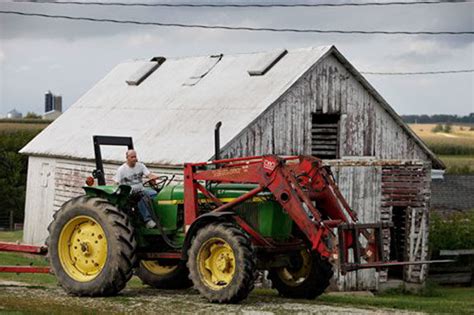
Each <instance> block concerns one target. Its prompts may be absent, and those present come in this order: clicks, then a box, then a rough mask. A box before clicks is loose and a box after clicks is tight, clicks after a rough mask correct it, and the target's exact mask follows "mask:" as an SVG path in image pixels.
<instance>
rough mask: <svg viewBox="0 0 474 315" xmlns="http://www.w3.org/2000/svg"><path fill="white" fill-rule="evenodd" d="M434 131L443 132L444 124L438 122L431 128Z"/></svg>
mask: <svg viewBox="0 0 474 315" xmlns="http://www.w3.org/2000/svg"><path fill="white" fill-rule="evenodd" d="M431 131H432V132H442V131H443V125H441V124H437V125H436V126H435V127H434V128H433V129H431Z"/></svg>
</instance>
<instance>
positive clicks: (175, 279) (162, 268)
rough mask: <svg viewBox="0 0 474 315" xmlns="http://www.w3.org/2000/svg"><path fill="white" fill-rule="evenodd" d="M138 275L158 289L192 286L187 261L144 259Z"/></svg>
mask: <svg viewBox="0 0 474 315" xmlns="http://www.w3.org/2000/svg"><path fill="white" fill-rule="evenodd" d="M136 275H137V276H138V278H140V279H141V280H142V282H143V283H144V284H148V285H149V286H152V287H154V288H156V289H186V288H189V287H191V286H192V282H191V280H189V271H188V268H187V267H186V263H185V262H183V261H181V260H180V261H178V262H176V263H175V264H167V263H164V262H161V261H159V260H142V261H140V265H139V266H138V268H137V270H136Z"/></svg>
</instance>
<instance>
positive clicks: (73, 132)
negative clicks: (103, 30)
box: [20, 46, 442, 165]
mask: <svg viewBox="0 0 474 315" xmlns="http://www.w3.org/2000/svg"><path fill="white" fill-rule="evenodd" d="M329 54H335V56H336V57H337V58H338V59H339V60H340V61H341V62H342V63H343V64H344V65H345V66H346V67H347V68H348V69H349V70H350V71H351V72H352V73H353V74H354V75H356V77H357V78H358V79H359V81H361V83H363V84H364V85H365V86H366V87H367V88H368V89H369V90H371V92H372V93H373V94H374V96H375V97H376V98H377V99H378V100H379V101H380V102H381V104H382V105H383V106H384V107H385V108H386V110H387V111H388V112H389V113H390V114H391V115H392V116H393V117H394V119H395V120H396V121H397V122H399V123H400V125H402V127H403V128H405V130H406V131H407V132H408V133H409V134H410V135H412V136H413V137H414V138H415V140H416V141H417V142H418V144H419V145H420V146H421V147H422V148H423V149H424V150H425V151H426V152H427V154H428V155H429V156H430V157H431V158H432V160H433V161H434V163H433V164H434V165H436V164H439V163H441V162H440V161H439V160H438V159H437V158H436V156H435V155H434V154H433V153H432V152H431V151H430V150H429V149H428V148H427V147H426V145H425V144H424V143H423V142H422V141H421V140H420V139H419V138H418V137H417V136H416V135H415V134H414V133H413V132H412V131H411V130H410V129H409V128H408V127H407V126H406V125H405V124H404V123H403V122H402V121H401V119H400V117H399V116H398V115H397V114H396V113H395V112H394V110H393V109H392V108H391V107H390V106H389V105H388V104H387V103H386V102H385V101H384V100H383V98H382V97H381V96H380V95H379V94H378V93H377V92H376V91H375V89H373V88H372V86H371V85H370V84H369V83H368V82H367V81H366V80H365V79H364V78H363V77H362V75H360V73H359V72H358V71H357V70H355V69H354V67H353V66H352V65H350V63H349V62H348V61H347V60H346V59H345V58H344V57H343V56H342V54H340V53H339V51H338V50H337V49H336V48H335V47H334V46H325V47H317V48H305V49H296V50H290V51H286V50H280V51H273V52H262V53H250V54H239V55H225V56H223V55H214V56H202V57H186V58H169V59H166V61H164V58H161V57H158V58H153V59H152V60H149V61H148V60H138V61H137V60H134V61H127V62H124V63H121V64H119V65H118V66H116V67H115V68H114V69H113V70H112V71H111V72H110V73H109V74H108V75H107V76H106V77H105V78H103V79H102V80H101V81H99V82H98V83H97V84H96V85H95V86H94V87H93V88H92V89H91V90H89V91H88V92H87V93H86V94H85V95H83V96H82V97H81V98H80V99H79V100H78V101H77V102H76V103H74V104H73V105H72V106H71V107H70V108H69V109H68V110H67V111H66V112H65V113H63V115H62V116H60V117H59V118H58V119H56V120H55V121H54V122H53V123H52V124H51V125H49V126H48V127H47V128H46V129H44V130H43V131H42V132H41V133H40V134H39V135H38V136H36V137H35V138H34V139H33V140H32V141H31V142H30V143H28V144H27V145H26V146H25V147H24V148H23V149H22V150H21V151H20V152H21V153H24V154H28V155H40V156H55V157H65V158H69V157H73V158H79V159H93V157H94V155H93V146H92V136H93V135H114V136H131V137H133V139H134V144H135V147H136V148H137V150H138V152H139V158H140V159H141V160H142V161H143V162H145V163H149V164H154V165H180V164H182V163H183V162H193V161H201V160H208V159H209V158H210V157H211V156H212V155H213V141H214V140H213V130H214V126H215V124H216V123H217V122H218V121H222V123H223V127H222V129H221V144H222V145H225V144H227V143H229V142H230V141H231V140H232V139H233V138H234V137H235V136H237V135H238V134H239V132H241V131H242V130H243V129H244V128H246V127H247V126H248V125H249V124H250V123H251V122H252V121H254V120H255V119H256V118H257V117H258V116H259V115H260V114H262V113H263V112H264V111H265V110H266V109H267V108H268V107H269V106H270V105H271V104H272V103H274V102H275V101H276V100H277V99H278V98H279V97H280V96H281V95H282V94H283V93H284V92H285V91H287V90H288V89H289V88H290V87H291V86H292V85H293V84H294V83H295V82H296V81H297V80H298V79H299V78H300V77H301V76H302V75H303V74H304V73H305V72H306V71H308V70H309V69H310V68H311V66H313V65H315V64H316V63H317V62H319V61H320V60H322V59H323V58H324V57H325V56H327V55H329ZM104 159H107V160H110V161H122V160H123V159H124V156H123V149H121V150H112V151H110V152H109V153H108V155H106V156H104ZM437 162H439V163H437ZM440 165H442V163H441V164H440Z"/></svg>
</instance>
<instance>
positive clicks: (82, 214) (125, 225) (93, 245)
mask: <svg viewBox="0 0 474 315" xmlns="http://www.w3.org/2000/svg"><path fill="white" fill-rule="evenodd" d="M48 230H49V237H48V240H47V245H48V251H49V260H50V264H51V268H52V270H53V272H54V274H55V275H56V278H57V280H58V282H59V284H60V285H61V286H62V287H63V288H64V289H65V290H66V291H67V292H68V293H70V294H74V295H79V296H109V295H114V294H116V293H118V292H119V291H120V290H122V289H123V288H124V287H125V285H126V284H127V281H128V280H130V278H131V277H132V274H133V267H134V265H135V263H136V257H135V249H136V246H137V244H136V240H135V234H134V229H133V226H132V225H131V224H130V221H129V219H128V216H127V215H126V214H125V213H123V212H121V211H120V210H118V209H117V208H116V207H115V206H114V205H113V204H111V203H109V202H108V201H107V200H105V199H101V198H96V197H89V196H81V197H78V198H74V199H72V200H70V201H68V202H66V203H65V204H64V205H63V206H62V207H61V208H60V209H59V210H58V211H57V212H56V213H55V214H54V216H53V222H51V224H50V225H49V227H48Z"/></svg>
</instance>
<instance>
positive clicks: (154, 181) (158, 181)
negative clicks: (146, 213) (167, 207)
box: [143, 176, 168, 192]
mask: <svg viewBox="0 0 474 315" xmlns="http://www.w3.org/2000/svg"><path fill="white" fill-rule="evenodd" d="M167 181H168V176H158V177H157V178H151V179H149V180H147V181H145V182H144V183H143V186H144V187H151V188H153V189H154V190H156V192H160V190H162V189H163V187H164V186H165V185H166V182H167Z"/></svg>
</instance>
